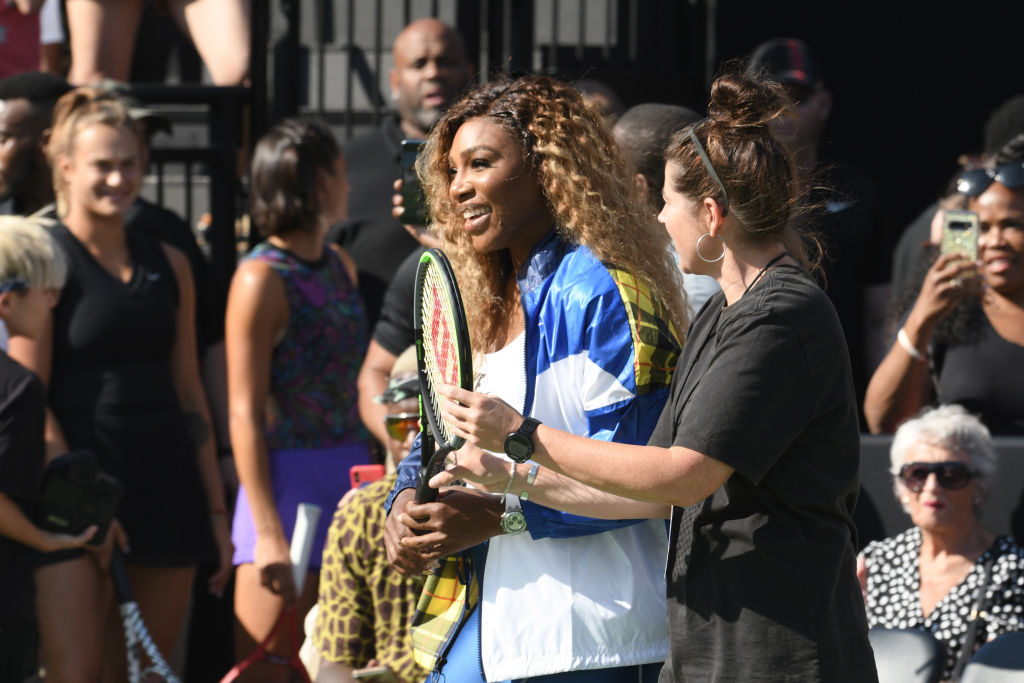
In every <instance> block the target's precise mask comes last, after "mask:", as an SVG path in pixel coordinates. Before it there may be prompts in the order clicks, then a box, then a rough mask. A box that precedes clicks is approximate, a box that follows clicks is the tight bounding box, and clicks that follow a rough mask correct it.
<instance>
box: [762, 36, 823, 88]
mask: <svg viewBox="0 0 1024 683" xmlns="http://www.w3.org/2000/svg"><path fill="white" fill-rule="evenodd" d="M749 68H750V69H751V70H753V71H757V70H759V69H762V68H764V69H766V70H767V71H768V73H769V74H770V75H771V76H772V77H773V78H776V79H778V80H779V81H780V82H781V83H783V84H784V85H788V84H791V85H798V86H801V87H804V88H813V87H815V86H816V85H817V84H818V83H819V82H820V81H821V68H820V66H819V64H818V60H817V59H815V57H814V55H813V54H812V53H811V49H810V48H809V47H807V43H805V42H804V41H802V40H799V39H797V38H773V39H772V40H769V41H766V42H764V43H761V44H760V45H758V46H757V47H756V48H755V49H754V52H753V53H752V54H751V55H750V62H749Z"/></svg>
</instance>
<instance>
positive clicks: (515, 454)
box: [505, 433, 533, 462]
mask: <svg viewBox="0 0 1024 683" xmlns="http://www.w3.org/2000/svg"><path fill="white" fill-rule="evenodd" d="M505 455H507V456H508V457H510V458H512V459H513V460H515V461H516V462H526V461H527V460H529V459H530V456H531V455H533V443H532V442H531V441H530V439H529V437H526V436H523V435H522V434H518V433H512V434H509V435H508V438H506V439H505Z"/></svg>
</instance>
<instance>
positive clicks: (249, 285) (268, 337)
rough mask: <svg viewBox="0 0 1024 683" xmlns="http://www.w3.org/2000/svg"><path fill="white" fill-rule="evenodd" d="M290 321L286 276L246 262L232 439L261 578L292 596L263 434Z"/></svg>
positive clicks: (236, 336)
mask: <svg viewBox="0 0 1024 683" xmlns="http://www.w3.org/2000/svg"><path fill="white" fill-rule="evenodd" d="M287 321H288V302H287V299H286V296H285V291H284V283H283V282H282V281H281V279H280V277H278V275H277V274H276V273H274V271H273V269H272V268H271V267H270V266H268V265H267V264H265V263H260V262H256V261H248V262H246V263H243V264H242V265H240V266H239V267H238V270H237V271H235V276H234V278H233V279H232V281H231V290H230V292H229V293H228V307H227V318H226V322H225V328H224V336H225V341H226V344H227V359H228V421H229V424H230V431H231V444H232V448H233V451H234V456H235V467H236V468H237V470H238V479H239V481H240V482H241V484H242V485H243V486H244V487H245V495H246V499H247V501H248V503H249V509H250V511H251V512H252V518H253V523H254V525H255V529H256V550H255V558H254V559H255V564H256V568H257V569H258V570H259V572H260V578H261V581H262V582H263V584H264V585H265V586H267V587H268V588H269V589H270V590H272V591H274V592H275V593H279V594H280V595H282V597H284V598H285V600H286V601H292V600H294V598H295V586H294V581H293V579H292V576H291V560H290V559H289V555H288V541H287V539H286V538H285V534H284V529H283V528H282V526H281V519H280V517H278V514H277V508H276V506H275V505H274V497H273V493H272V490H271V484H270V463H269V461H268V459H267V446H266V442H265V441H264V439H263V414H264V409H265V407H266V403H267V398H268V396H269V394H270V370H271V367H270V366H271V360H272V355H273V348H274V340H275V338H276V337H277V335H278V333H279V332H280V331H281V330H283V329H284V328H285V325H286V324H287Z"/></svg>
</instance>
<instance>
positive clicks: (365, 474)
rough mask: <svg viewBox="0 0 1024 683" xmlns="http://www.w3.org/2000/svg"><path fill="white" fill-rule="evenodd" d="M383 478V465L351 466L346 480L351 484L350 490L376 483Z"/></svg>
mask: <svg viewBox="0 0 1024 683" xmlns="http://www.w3.org/2000/svg"><path fill="white" fill-rule="evenodd" d="M383 476H384V465H352V467H351V469H349V471H348V478H349V480H350V481H351V482H352V488H354V489H357V488H359V487H360V486H364V485H366V484H369V483H370V482H371V481H377V480H378V479H380V478H381V477H383Z"/></svg>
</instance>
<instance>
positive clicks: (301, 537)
mask: <svg viewBox="0 0 1024 683" xmlns="http://www.w3.org/2000/svg"><path fill="white" fill-rule="evenodd" d="M319 519H320V506H319V505H313V504H312V503H299V509H298V513H297V514H296V516H295V528H294V529H293V530H292V544H291V547H290V548H289V558H290V559H291V563H292V577H293V578H294V579H295V594H296V595H302V587H303V585H304V584H305V581H306V573H307V572H308V571H309V555H310V552H311V551H312V548H313V536H314V535H315V534H316V523H317V521H318V520H319ZM282 632H283V633H282ZM279 633H282V635H285V636H287V637H288V655H287V656H281V655H276V654H274V653H273V652H271V651H270V644H271V643H273V642H274V639H275V638H276V637H277V635H278V634H279ZM299 649H300V640H299V620H298V616H297V615H296V606H295V605H294V604H290V605H285V606H284V607H283V608H282V609H281V613H280V614H279V615H277V621H275V622H274V626H273V627H272V628H271V629H270V633H268V634H267V637H266V638H264V639H263V642H261V643H260V644H259V645H257V646H256V649H255V650H253V651H252V654H250V655H249V656H248V657H246V658H245V659H243V660H242V661H240V662H239V663H238V664H236V665H235V666H233V667H231V671H228V672H227V674H225V675H224V678H222V679H220V683H230V682H231V681H235V680H237V679H238V677H239V676H241V675H242V674H243V673H244V672H245V670H246V669H248V668H249V667H251V666H252V665H253V664H256V663H257V662H270V663H272V664H278V665H280V666H284V667H287V668H289V669H291V670H292V675H291V680H292V681H295V680H298V681H300V682H301V683H311V681H310V678H309V672H307V671H306V665H305V664H303V663H302V659H300V658H299Z"/></svg>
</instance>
